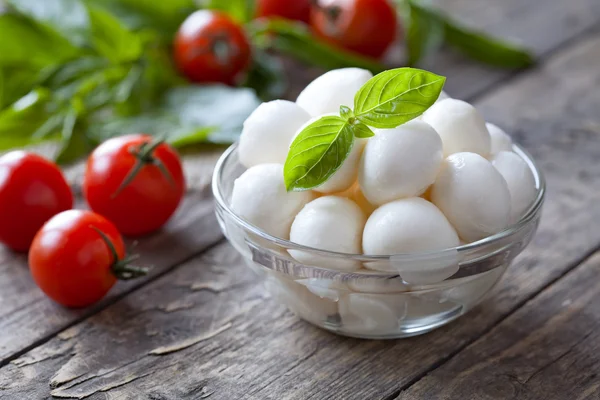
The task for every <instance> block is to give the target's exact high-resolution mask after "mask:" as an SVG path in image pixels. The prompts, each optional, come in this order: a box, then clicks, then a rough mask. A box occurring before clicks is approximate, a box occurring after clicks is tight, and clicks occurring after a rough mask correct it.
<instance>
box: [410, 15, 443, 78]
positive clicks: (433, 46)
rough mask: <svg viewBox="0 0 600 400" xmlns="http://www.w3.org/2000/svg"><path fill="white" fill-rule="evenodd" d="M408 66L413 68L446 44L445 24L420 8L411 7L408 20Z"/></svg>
mask: <svg viewBox="0 0 600 400" xmlns="http://www.w3.org/2000/svg"><path fill="white" fill-rule="evenodd" d="M406 20H407V21H406V22H407V23H406V26H408V29H407V32H406V39H405V40H406V48H407V53H408V54H407V55H408V58H407V64H408V66H413V65H415V64H417V63H418V62H419V60H421V59H422V58H423V57H425V56H426V55H427V54H429V53H431V52H433V51H435V50H437V49H438V48H439V47H440V46H441V45H442V44H443V42H444V22H443V21H442V20H440V19H439V18H437V16H435V15H432V14H431V13H427V12H425V11H424V10H423V9H422V8H419V7H409V15H408V18H407V19H406Z"/></svg>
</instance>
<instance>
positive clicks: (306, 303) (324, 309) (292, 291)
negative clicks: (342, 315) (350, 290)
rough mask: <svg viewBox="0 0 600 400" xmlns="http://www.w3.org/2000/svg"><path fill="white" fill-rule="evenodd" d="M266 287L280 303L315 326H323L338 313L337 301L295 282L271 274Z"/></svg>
mask: <svg viewBox="0 0 600 400" xmlns="http://www.w3.org/2000/svg"><path fill="white" fill-rule="evenodd" d="M266 286H267V290H268V291H269V292H270V293H271V294H272V295H273V296H274V297H275V298H276V299H277V300H278V301H279V302H281V303H283V304H285V305H286V306H287V307H288V308H289V309H290V310H292V311H293V312H294V313H296V314H298V315H299V316H300V317H302V318H304V319H306V320H308V321H311V322H313V323H315V324H318V325H322V324H323V322H325V321H326V320H327V319H328V318H329V317H331V316H335V315H337V313H338V305H337V303H336V302H335V301H333V300H330V299H328V298H323V297H320V296H318V295H316V294H314V293H312V292H311V291H310V290H308V289H307V288H306V286H304V285H301V284H300V283H297V282H294V281H293V280H290V279H287V278H283V277H279V276H277V275H275V274H274V273H270V274H269V276H268V278H267V281H266Z"/></svg>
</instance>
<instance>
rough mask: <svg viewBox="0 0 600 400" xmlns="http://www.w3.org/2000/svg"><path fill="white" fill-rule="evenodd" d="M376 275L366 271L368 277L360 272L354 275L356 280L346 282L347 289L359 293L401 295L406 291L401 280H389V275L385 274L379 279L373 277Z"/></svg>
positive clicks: (396, 278)
mask: <svg viewBox="0 0 600 400" xmlns="http://www.w3.org/2000/svg"><path fill="white" fill-rule="evenodd" d="M374 274H376V272H375V271H368V276H364V277H363V276H360V275H364V274H362V273H361V272H357V273H356V278H354V279H350V280H348V281H347V282H346V285H347V286H348V289H350V290H351V291H353V292H359V293H377V294H384V293H402V292H405V291H406V290H407V286H406V284H405V283H404V282H403V281H402V278H400V277H399V276H396V277H394V278H390V277H389V276H390V274H389V273H385V275H382V276H381V277H377V276H373V275H374Z"/></svg>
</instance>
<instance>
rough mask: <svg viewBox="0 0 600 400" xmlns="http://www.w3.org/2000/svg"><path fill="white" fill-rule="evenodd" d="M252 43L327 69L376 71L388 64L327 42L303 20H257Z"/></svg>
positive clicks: (251, 31)
mask: <svg viewBox="0 0 600 400" xmlns="http://www.w3.org/2000/svg"><path fill="white" fill-rule="evenodd" d="M248 32H249V35H250V38H251V41H252V43H253V44H254V45H255V46H257V47H259V48H261V49H275V50H278V51H280V52H282V53H286V54H289V55H291V56H293V57H296V58H297V59H299V60H301V61H303V62H306V63H307V64H311V65H317V66H320V67H323V68H327V69H335V68H344V67H359V68H364V69H368V70H370V71H371V72H373V73H377V72H381V71H383V70H385V66H384V65H382V64H380V63H379V62H377V60H373V59H371V58H368V57H364V56H361V55H358V54H355V53H351V52H348V51H345V50H342V49H339V48H337V47H333V46H331V45H329V44H327V43H324V42H323V41H321V40H320V39H319V38H317V37H315V36H314V35H313V34H312V33H311V32H310V30H309V28H308V27H307V26H306V25H305V24H303V23H299V22H293V21H287V20H284V19H268V20H264V19H261V20H255V21H253V22H252V23H251V24H249V25H248Z"/></svg>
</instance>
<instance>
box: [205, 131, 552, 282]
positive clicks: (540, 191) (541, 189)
mask: <svg viewBox="0 0 600 400" xmlns="http://www.w3.org/2000/svg"><path fill="white" fill-rule="evenodd" d="M238 144H239V142H235V143H233V144H232V145H231V146H229V147H228V148H227V149H226V150H225V152H223V154H222V155H221V156H220V157H219V159H218V161H217V163H216V165H215V169H214V172H213V177H212V184H211V186H212V192H213V196H214V198H215V200H216V202H217V205H218V207H220V208H222V209H223V210H224V211H225V212H226V213H227V214H228V215H229V216H230V217H231V218H233V220H234V221H235V223H236V224H238V225H240V226H241V227H243V228H244V229H245V230H247V231H250V232H252V233H253V234H254V235H257V236H258V237H260V238H261V239H264V240H267V241H269V242H270V243H274V244H276V245H277V246H278V247H282V248H285V249H292V250H301V251H305V252H310V253H313V254H316V255H320V256H324V257H329V258H334V257H344V258H346V259H353V260H357V261H360V262H368V261H373V262H376V261H380V262H381V261H386V260H388V261H389V260H393V261H394V262H396V261H403V260H414V259H415V258H423V259H428V258H439V257H443V256H444V255H448V254H455V253H456V252H458V253H464V252H470V251H474V250H477V249H481V248H483V247H485V246H488V245H492V244H494V243H496V242H498V241H500V240H502V239H505V238H507V237H509V236H511V235H514V234H515V233H517V232H519V231H520V230H521V229H523V228H525V227H526V226H527V225H528V224H529V223H530V222H531V221H532V220H534V219H535V217H536V215H537V214H538V212H539V211H540V209H541V207H542V205H543V202H544V198H545V195H546V180H545V178H544V175H543V173H542V172H541V169H540V167H539V166H538V164H537V163H536V162H535V161H534V159H533V157H532V156H531V155H530V154H529V152H527V151H526V150H525V149H523V148H522V147H521V146H519V145H517V144H514V143H513V145H512V148H513V152H514V153H516V154H517V155H518V156H519V157H520V158H521V159H522V160H523V161H525V162H526V163H527V166H528V167H529V169H530V170H531V172H532V173H533V176H534V179H535V183H536V197H535V200H534V201H533V202H532V203H531V205H530V206H529V208H528V210H527V211H526V212H525V213H524V214H523V216H522V217H521V218H520V219H519V220H518V221H517V222H516V223H514V224H512V225H509V226H508V227H507V228H505V229H504V230H502V231H500V232H498V233H495V234H493V235H490V236H487V237H485V238H483V239H479V240H477V241H475V242H471V243H467V244H464V245H459V246H456V247H451V248H446V249H437V250H432V251H425V252H410V253H397V254H388V255H368V254H351V253H341V252H335V251H329V250H323V249H317V248H315V247H310V246H305V245H301V244H298V243H294V242H292V241H290V240H286V239H281V238H278V237H275V236H272V235H270V234H268V233H267V232H265V231H263V230H262V229H260V228H259V227H257V226H256V225H253V224H251V223H249V222H247V221H246V220H244V219H243V218H242V217H240V216H239V215H237V214H236V213H235V212H234V211H233V209H232V208H231V207H230V205H229V202H228V201H226V199H225V198H224V196H223V193H222V192H221V174H222V172H223V166H224V165H225V164H226V162H227V161H228V159H229V158H230V157H231V156H232V155H233V154H234V152H235V151H236V150H237V148H238ZM332 271H333V270H332Z"/></svg>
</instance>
